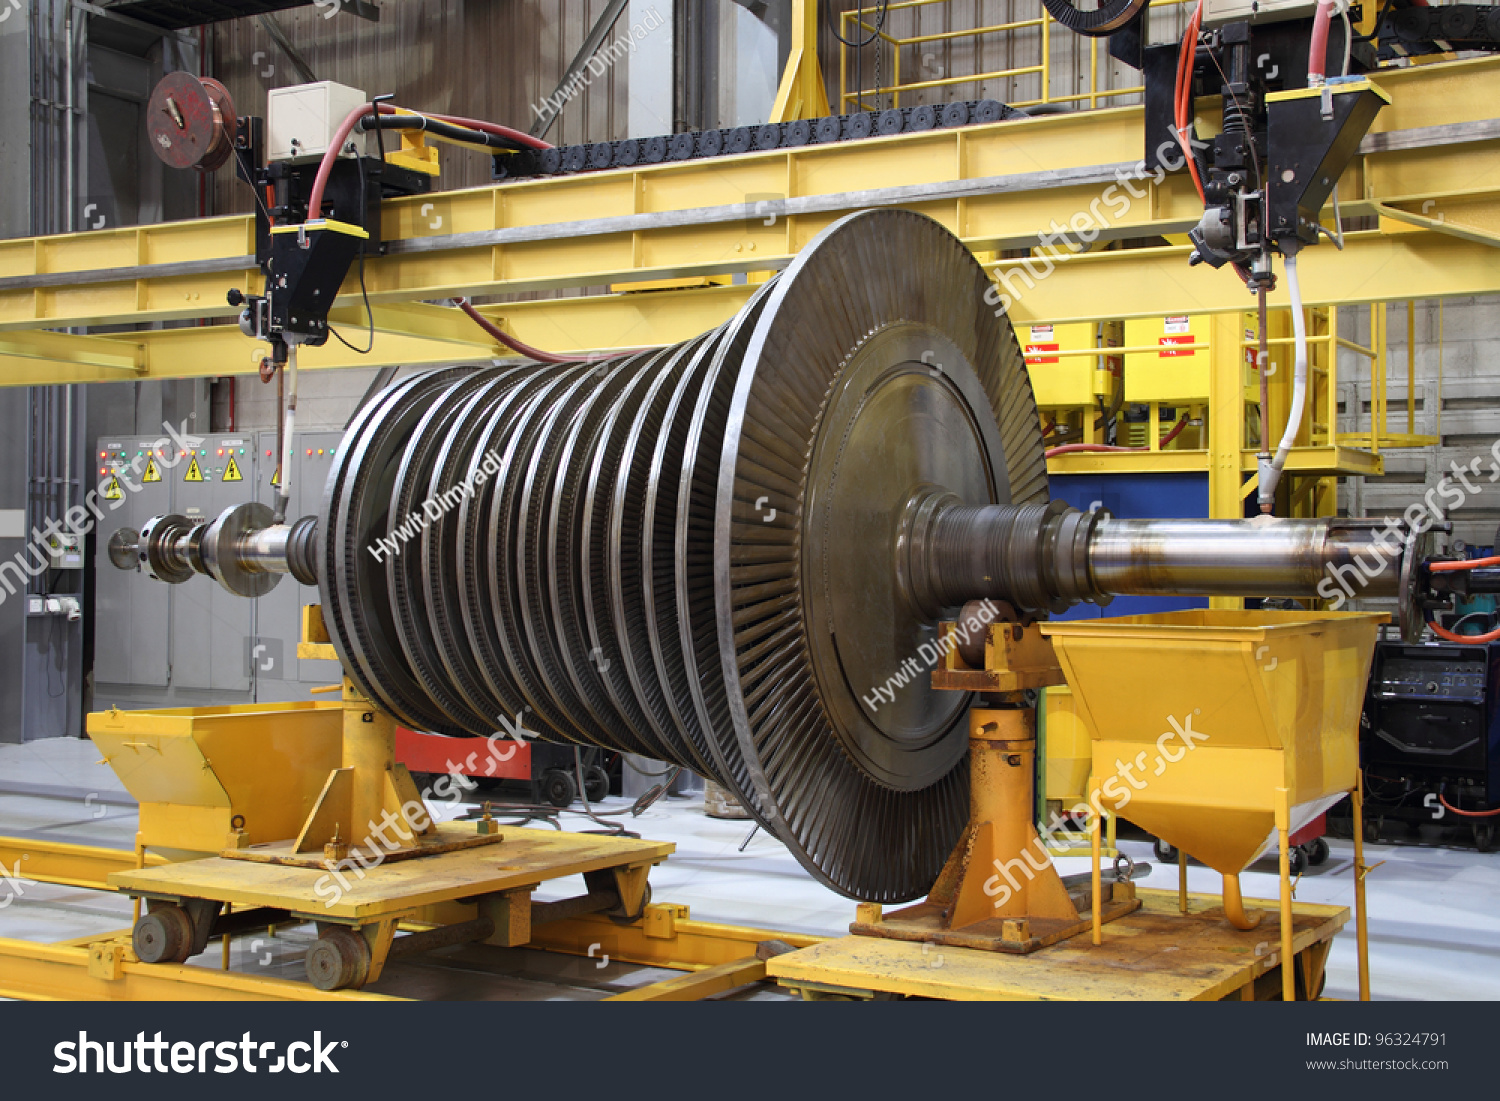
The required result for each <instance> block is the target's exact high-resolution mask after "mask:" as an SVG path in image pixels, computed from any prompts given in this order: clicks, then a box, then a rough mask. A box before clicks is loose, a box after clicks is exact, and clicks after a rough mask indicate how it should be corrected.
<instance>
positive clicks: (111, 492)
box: [104, 477, 125, 501]
mask: <svg viewBox="0 0 1500 1101" xmlns="http://www.w3.org/2000/svg"><path fill="white" fill-rule="evenodd" d="M124 496H125V491H124V490H122V489H121V488H120V479H119V478H116V477H111V478H110V479H109V485H107V486H106V487H105V488H104V499H105V500H106V501H118V500H120V499H121V498H122V497H124Z"/></svg>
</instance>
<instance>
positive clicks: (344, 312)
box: [0, 229, 1500, 386]
mask: <svg viewBox="0 0 1500 1101" xmlns="http://www.w3.org/2000/svg"><path fill="white" fill-rule="evenodd" d="M1189 251H1190V250H1189V249H1186V248H1180V247H1162V248H1151V249H1132V250H1128V251H1118V252H1101V253H1093V254H1084V255H1079V256H1076V257H1073V258H1071V259H1069V260H1066V261H1063V262H1060V263H1057V264H1056V265H1055V270H1054V271H1052V272H1051V273H1050V274H1049V275H1047V276H1046V277H1044V278H1040V279H1037V278H1033V277H1032V276H1031V275H1030V274H1029V273H1028V272H1027V269H1025V268H1024V267H1020V266H1019V264H1018V263H1017V262H1016V261H996V262H992V264H991V265H990V266H991V268H992V270H994V269H997V268H999V269H1003V270H1006V271H1012V272H1015V274H1013V275H1011V277H1010V279H1009V281H1008V282H1007V283H1004V284H1002V286H1003V287H1009V288H1011V289H1014V290H1016V291H1017V292H1018V293H1017V294H1016V295H1014V296H1013V304H1012V305H1011V306H1010V314H1011V316H1012V318H1013V319H1014V320H1015V321H1017V322H1018V323H1024V324H1036V323H1041V322H1056V323H1062V322H1067V321H1088V320H1093V319H1095V318H1096V317H1097V316H1098V313H1099V308H1100V307H1099V303H1101V302H1107V303H1108V304H1109V306H1108V309H1109V312H1110V315H1111V316H1116V317H1153V316H1157V317H1159V316H1163V315H1165V314H1169V313H1174V312H1184V313H1209V312H1225V311H1236V310H1242V309H1246V308H1248V307H1249V306H1250V305H1251V300H1250V299H1249V297H1248V295H1246V293H1245V291H1244V288H1243V286H1242V285H1241V284H1240V282H1239V281H1238V279H1236V278H1235V276H1234V275H1233V274H1232V273H1230V272H1229V271H1227V270H1224V271H1218V272H1215V271H1210V270H1207V269H1205V268H1202V267H1197V268H1191V269H1190V268H1189V267H1188V266H1187V257H1188V253H1189ZM1301 264H1302V269H1303V272H1304V275H1303V284H1304V286H1303V293H1304V296H1305V298H1306V302H1307V304H1308V305H1309V306H1313V305H1349V304H1357V303H1366V302H1370V301H1396V300H1405V299H1408V298H1442V297H1448V296H1454V295H1468V294H1484V293H1497V292H1500V264H1496V263H1495V259H1494V251H1493V250H1492V249H1491V248H1490V247H1489V246H1488V245H1482V244H1478V243H1476V242H1473V241H1469V240H1463V239H1461V238H1458V237H1455V236H1453V235H1451V234H1443V233H1436V232H1428V231H1423V230H1416V229H1414V230H1413V231H1412V232H1409V233H1400V234H1395V235H1392V234H1383V233H1378V232H1374V231H1369V232H1363V233H1354V234H1348V235H1347V236H1346V237H1345V248H1344V251H1342V252H1339V251H1338V250H1336V249H1335V248H1333V247H1332V246H1331V245H1327V246H1319V247H1317V248H1313V249H1308V250H1306V251H1305V252H1304V253H1303V254H1302V260H1301ZM1032 270H1034V271H1041V270H1044V269H1042V268H1040V267H1034V268H1033V269H1032ZM754 289H755V288H754V286H751V285H739V286H719V287H705V288H693V289H688V290H675V291H649V292H632V293H625V294H603V295H589V296H584V297H569V298H552V299H543V300H538V301H530V302H513V303H507V304H504V305H494V306H486V307H484V312H485V313H486V314H487V315H489V316H490V317H491V318H494V319H496V320H498V321H500V322H502V323H503V326H504V327H505V329H506V330H507V331H509V332H511V333H513V334H514V335H516V336H517V337H519V338H520V339H521V340H524V341H526V342H527V343H529V344H532V345H534V346H536V347H539V348H547V349H549V350H552V351H558V352H580V351H607V350H619V349H629V348H639V347H651V346H657V345H661V344H668V343H673V342H676V341H680V340H686V339H688V338H690V337H693V336H696V335H698V334H699V333H702V332H704V331H706V330H708V329H711V328H713V327H714V326H715V325H718V324H720V323H721V322H723V321H724V320H725V319H727V318H729V317H731V316H733V314H734V312H735V311H736V310H738V309H739V308H740V306H742V305H743V304H744V303H745V301H746V300H747V299H748V297H749V295H750V294H751V293H752V292H753V291H754ZM1271 303H1272V305H1273V306H1286V305H1288V304H1289V303H1288V300H1287V297H1286V292H1285V289H1284V287H1283V288H1282V289H1278V290H1277V291H1276V292H1274V293H1273V294H1272V295H1271ZM375 313H376V340H375V348H374V350H373V351H372V352H371V353H370V354H368V355H359V354H356V353H355V352H352V351H350V350H349V349H347V348H345V347H344V346H343V345H342V344H339V343H338V342H337V341H330V342H329V343H328V344H326V345H324V346H323V347H321V348H305V349H304V350H303V352H302V354H301V356H300V357H299V366H300V367H303V368H306V369H309V370H317V369H327V368H337V367H374V366H382V365H413V366H437V365H441V364H447V363H471V362H476V361H483V360H487V359H489V358H492V357H496V356H505V355H509V354H510V353H509V352H508V351H506V350H505V349H502V348H498V347H496V346H494V345H493V344H490V343H488V338H487V337H486V336H484V334H483V333H482V332H481V331H480V330H479V329H478V328H477V327H475V326H473V323H472V322H470V321H468V320H467V319H465V318H463V317H462V316H461V315H460V314H459V313H458V311H456V310H453V309H451V308H450V307H443V306H429V305H424V304H421V303H392V304H388V305H382V306H377V307H376V310H375ZM333 319H334V323H335V324H336V325H338V326H339V327H340V329H341V331H343V333H344V335H345V336H346V337H347V338H348V339H350V340H351V341H352V342H353V343H354V344H355V345H356V346H363V344H364V339H365V337H364V332H365V330H364V325H365V313H364V307H363V305H362V304H359V303H357V302H350V303H348V304H346V305H341V306H340V307H339V308H338V309H337V310H336V311H335V313H334V315H333ZM470 330H472V331H470ZM9 335H10V336H11V337H15V338H24V339H30V338H31V337H32V336H35V335H43V334H35V333H24V334H20V333H12V334H9ZM45 335H46V336H48V337H50V336H55V335H64V336H65V335H66V334H45ZM5 339H6V337H4V336H0V384H3V385H9V386H33V385H47V384H52V383H58V382H67V381H101V382H106V381H117V380H119V379H120V378H122V377H149V378H192V377H205V376H217V375H233V374H249V373H252V372H254V371H255V370H257V368H258V367H259V364H260V359H261V356H262V355H263V354H264V351H265V348H264V345H261V344H258V343H256V342H254V341H250V340H247V339H245V337H244V336H243V334H241V333H240V331H239V329H238V328H237V327H235V326H233V325H205V326H194V327H190V328H179V329H166V330H153V331H139V332H133V333H130V334H128V335H127V336H125V337H90V338H71V339H87V340H91V341H97V342H98V344H97V345H91V346H90V347H98V348H101V349H108V348H110V347H112V346H113V344H114V343H115V342H118V343H120V344H122V345H127V348H126V349H125V350H124V352H122V354H132V353H131V351H130V349H135V350H136V351H135V353H134V354H138V355H139V356H140V360H141V362H142V363H143V364H144V370H143V371H142V372H141V373H140V375H139V376H138V375H135V374H127V373H126V372H124V371H119V370H113V369H109V370H96V369H93V368H85V367H79V366H74V367H72V368H70V369H68V370H67V371H66V372H63V373H60V372H59V370H58V368H57V367H56V366H55V365H54V363H53V361H49V360H47V359H39V358H34V357H33V356H31V355H27V356H17V355H7V354H5V347H4V343H3V342H4V340H5ZM106 342H108V343H106Z"/></svg>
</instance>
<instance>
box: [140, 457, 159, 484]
mask: <svg viewBox="0 0 1500 1101" xmlns="http://www.w3.org/2000/svg"><path fill="white" fill-rule="evenodd" d="M141 481H143V482H159V481H161V471H160V470H159V469H157V466H156V460H155V459H147V460H146V473H145V474H144V475H143V476H142V477H141Z"/></svg>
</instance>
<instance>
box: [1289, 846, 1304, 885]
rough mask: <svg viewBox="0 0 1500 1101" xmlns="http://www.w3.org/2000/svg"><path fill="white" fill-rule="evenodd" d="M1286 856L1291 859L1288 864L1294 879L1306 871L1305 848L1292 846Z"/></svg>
mask: <svg viewBox="0 0 1500 1101" xmlns="http://www.w3.org/2000/svg"><path fill="white" fill-rule="evenodd" d="M1287 855H1288V856H1289V857H1290V858H1291V859H1290V861H1289V863H1290V865H1291V871H1292V877H1293V878H1294V879H1295V878H1296V877H1297V876H1299V875H1301V874H1302V873H1303V872H1305V871H1307V850H1306V849H1305V848H1303V847H1302V846H1301V845H1293V846H1292V848H1291V851H1290V852H1289V853H1288V854H1287Z"/></svg>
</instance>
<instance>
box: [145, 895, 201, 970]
mask: <svg viewBox="0 0 1500 1101" xmlns="http://www.w3.org/2000/svg"><path fill="white" fill-rule="evenodd" d="M130 942H131V945H132V947H134V948H135V954H136V956H137V957H139V959H140V961H141V962H142V963H186V962H187V959H188V956H190V955H191V954H192V949H193V919H192V918H190V917H188V914H187V911H186V910H184V909H183V908H182V907H181V906H163V907H162V908H161V909H159V910H152V911H151V912H150V913H149V914H146V915H144V916H143V917H142V918H141V920H140V921H138V922H136V923H135V929H134V931H133V932H132V933H131V934H130Z"/></svg>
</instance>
